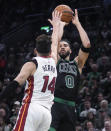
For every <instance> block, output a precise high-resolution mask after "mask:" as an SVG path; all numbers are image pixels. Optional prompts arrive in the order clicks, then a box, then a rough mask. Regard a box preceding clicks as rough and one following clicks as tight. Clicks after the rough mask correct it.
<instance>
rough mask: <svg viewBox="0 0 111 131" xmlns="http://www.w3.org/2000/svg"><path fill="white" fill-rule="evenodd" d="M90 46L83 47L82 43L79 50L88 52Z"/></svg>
mask: <svg viewBox="0 0 111 131" xmlns="http://www.w3.org/2000/svg"><path fill="white" fill-rule="evenodd" d="M90 49H91V48H85V47H84V46H83V45H81V50H82V51H83V52H86V53H89V52H90Z"/></svg>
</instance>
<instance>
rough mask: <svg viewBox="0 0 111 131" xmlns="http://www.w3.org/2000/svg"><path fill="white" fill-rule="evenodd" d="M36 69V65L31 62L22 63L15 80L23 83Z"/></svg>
mask: <svg viewBox="0 0 111 131" xmlns="http://www.w3.org/2000/svg"><path fill="white" fill-rule="evenodd" d="M35 71H36V65H35V64H34V63H33V62H27V63H25V64H24V65H23V67H22V69H21V71H20V73H19V74H18V76H17V77H16V78H15V80H16V81H17V82H18V83H19V84H20V85H22V84H24V83H25V81H26V80H27V78H28V77H29V76H31V75H33V74H34V72H35Z"/></svg>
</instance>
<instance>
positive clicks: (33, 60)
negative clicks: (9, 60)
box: [30, 59, 38, 69]
mask: <svg viewBox="0 0 111 131" xmlns="http://www.w3.org/2000/svg"><path fill="white" fill-rule="evenodd" d="M30 62H33V63H34V64H35V65H36V69H37V67H38V62H37V60H36V59H32V60H30Z"/></svg>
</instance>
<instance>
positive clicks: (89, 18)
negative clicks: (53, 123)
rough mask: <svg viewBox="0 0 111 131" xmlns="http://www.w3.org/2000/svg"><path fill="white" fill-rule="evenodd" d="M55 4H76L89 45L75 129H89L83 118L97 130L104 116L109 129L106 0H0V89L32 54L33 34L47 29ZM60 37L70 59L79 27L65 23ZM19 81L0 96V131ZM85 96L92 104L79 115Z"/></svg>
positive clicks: (12, 112) (109, 17)
mask: <svg viewBox="0 0 111 131" xmlns="http://www.w3.org/2000/svg"><path fill="white" fill-rule="evenodd" d="M59 4H66V5H69V6H70V7H71V8H72V9H73V11H74V9H75V8H76V9H78V14H79V19H80V22H81V24H82V26H83V27H84V29H85V30H86V32H87V33H88V36H89V38H90V41H91V45H92V49H91V53H90V56H89V58H88V61H87V63H86V65H85V67H84V69H83V74H82V75H81V85H80V91H79V95H78V103H77V109H76V111H77V119H78V121H77V131H80V130H84V131H89V130H90V127H89V126H88V124H89V123H88V121H89V120H90V121H91V122H92V123H90V124H92V127H93V128H95V129H98V130H102V129H104V128H105V122H106V120H107V121H110V124H109V126H110V129H111V0H0V91H2V90H3V88H5V87H6V85H7V84H8V83H9V82H10V81H12V80H13V79H14V78H15V77H16V75H17V74H18V73H19V71H20V69H21V67H22V65H23V64H24V63H25V62H26V61H28V60H30V59H31V58H32V57H33V56H34V54H33V49H34V47H35V38H36V37H37V36H38V35H40V34H43V33H45V34H48V35H51V33H52V27H51V25H50V23H49V22H48V18H51V14H52V11H53V10H54V8H55V7H56V6H57V5H59ZM63 37H65V38H67V39H68V40H69V41H70V42H71V48H72V51H73V52H72V55H71V59H73V58H74V57H75V56H76V55H77V53H78V50H79V48H80V46H81V40H80V37H79V33H78V31H77V29H76V28H75V27H74V26H73V25H72V24H71V23H70V24H69V25H68V26H67V27H65V32H64V36H63ZM24 86H25V85H24ZM24 86H23V88H21V87H18V88H17V90H16V93H15V96H16V97H14V96H13V98H12V99H11V100H8V101H7V100H6V99H4V100H3V101H1V102H0V131H9V130H12V128H13V126H14V124H15V121H16V117H17V115H18V111H19V108H20V105H21V101H22V98H23V95H24ZM87 101H90V103H89V106H88V107H87V108H88V109H90V108H94V109H95V110H96V112H93V111H92V115H91V114H90V113H89V112H86V115H83V114H84V112H83V111H84V110H85V109H86V106H87V104H86V103H87ZM104 103H105V104H104ZM82 112H83V113H82ZM106 124H107V123H106ZM109 131H111V130H109Z"/></svg>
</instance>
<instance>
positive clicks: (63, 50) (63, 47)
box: [59, 39, 72, 59]
mask: <svg viewBox="0 0 111 131" xmlns="http://www.w3.org/2000/svg"><path fill="white" fill-rule="evenodd" d="M71 52H72V51H71V47H70V42H69V41H68V40H67V39H64V40H61V41H60V43H59V56H60V57H61V58H63V59H65V58H67V57H70V54H71Z"/></svg>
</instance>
